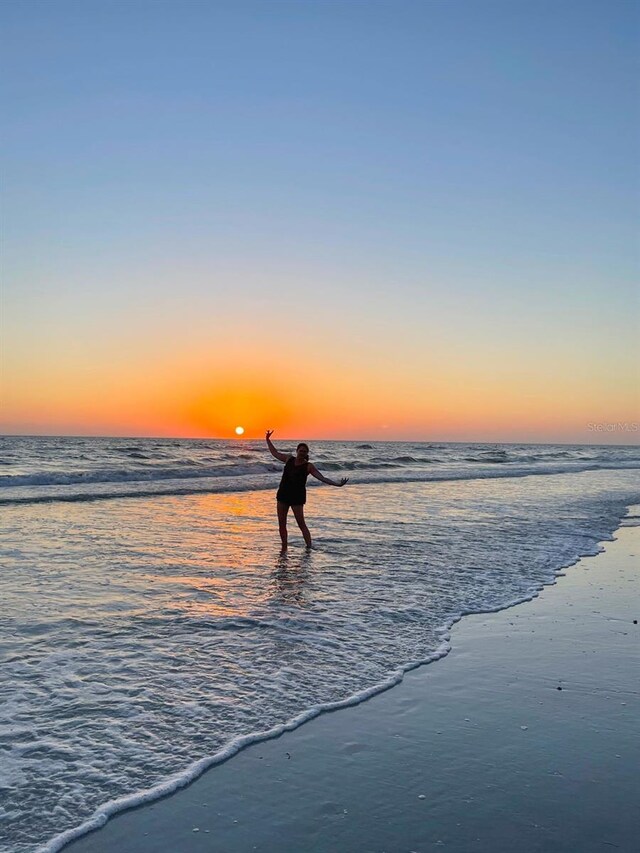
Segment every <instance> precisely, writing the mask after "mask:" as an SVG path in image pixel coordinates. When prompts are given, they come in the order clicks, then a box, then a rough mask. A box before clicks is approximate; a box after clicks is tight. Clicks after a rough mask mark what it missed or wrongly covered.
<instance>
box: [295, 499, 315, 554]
mask: <svg viewBox="0 0 640 853" xmlns="http://www.w3.org/2000/svg"><path fill="white" fill-rule="evenodd" d="M291 509H292V510H293V514H294V515H295V517H296V521H297V522H298V527H299V528H300V530H301V531H302V535H303V536H304V541H305V542H306V543H307V548H311V534H310V533H309V528H308V527H307V525H306V522H305V520H304V506H303V504H300V505H299V506H292V507H291Z"/></svg>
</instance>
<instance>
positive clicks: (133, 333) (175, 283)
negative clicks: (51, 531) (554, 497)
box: [0, 0, 640, 443]
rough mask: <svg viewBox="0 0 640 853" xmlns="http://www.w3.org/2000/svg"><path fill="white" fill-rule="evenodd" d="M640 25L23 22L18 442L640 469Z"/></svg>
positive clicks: (166, 19) (511, 10)
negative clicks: (435, 456) (466, 450)
mask: <svg viewBox="0 0 640 853" xmlns="http://www.w3.org/2000/svg"><path fill="white" fill-rule="evenodd" d="M637 10H638V5H637V4H635V3H632V2H620V0H614V2H611V0H606V2H605V0H601V2H590V0H575V2H574V0H565V2H563V0H549V2H547V0H535V2H534V0H527V2H524V0H504V2H502V0H447V1H446V2H445V0H442V1H441V2H440V0H420V2H410V1H409V0H392V2H386V0H375V2H368V0H350V1H349V2H346V1H345V0H340V2H330V1H329V0H324V2H317V0H295V1H294V2H280V0H269V2H245V1H244V0H234V2H203V0H202V2H193V0H191V2H190V1H189V0H187V2H185V0H180V2H164V0H153V2H141V0H128V2H126V3H125V2H95V0H78V1H77V2H60V0H46V2H39V1H38V0H30V2H17V0H5V2H4V3H2V5H1V6H0V24H1V26H2V46H1V47H2V49H1V51H0V52H1V54H2V60H1V61H0V62H1V66H0V77H1V78H2V82H1V84H0V85H1V96H0V97H1V105H0V106H1V110H0V112H1V123H2V160H3V166H2V172H3V175H2V184H3V187H2V195H3V221H2V268H3V269H2V272H3V291H2V338H3V343H2V397H3V405H2V424H1V429H2V431H3V432H6V433H31V434H35V433H45V434H46V433H55V434H58V433H69V434H75V435H78V434H98V435H105V434H119V435H180V436H207V435H212V436H220V437H225V436H230V435H232V433H233V428H234V427H235V426H236V425H237V424H242V425H243V426H245V428H246V430H247V435H249V436H255V435H262V433H263V431H264V429H265V428H266V427H269V428H274V429H276V437H277V436H278V435H280V436H296V437H297V436H304V437H307V438H309V439H312V438H322V437H331V438H362V439H366V438H382V437H386V438H398V439H403V438H411V439H426V440H430V439H439V440H446V439H450V440H495V441H499V440H503V441H537V440H540V441H545V440H557V441H577V442H590V441H594V440H597V441H602V442H604V441H614V442H616V443H624V442H633V443H637V442H638V440H639V439H640V431H639V432H637V433H635V434H634V433H631V432H625V431H622V430H621V429H617V430H614V431H613V432H604V433H602V432H601V433H594V432H593V431H592V427H591V426H590V425H592V424H610V423H613V424H617V423H628V424H631V423H632V422H636V423H639V422H640V405H639V386H640V376H639V367H638V365H639V364H640V358H639V355H640V354H639V353H638V345H637V340H640V324H639V305H638V285H637V282H638V272H639V269H640V264H639V260H638V232H637V228H638V213H639V205H638V196H639V188H640V181H639V179H638V157H637V150H638V143H639V141H640V139H639V133H638V124H639V123H638V110H637V97H638V94H639V92H638V86H637V83H636V81H637V79H638V67H637V63H636V61H635V59H634V56H635V54H636V53H637V48H638V31H639V27H638V12H637ZM639 430H640V428H639Z"/></svg>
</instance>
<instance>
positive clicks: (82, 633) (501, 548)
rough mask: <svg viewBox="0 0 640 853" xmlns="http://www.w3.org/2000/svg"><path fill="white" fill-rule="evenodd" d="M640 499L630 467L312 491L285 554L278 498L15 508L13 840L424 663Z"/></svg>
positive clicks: (7, 668) (47, 831) (6, 591)
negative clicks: (301, 525) (471, 618)
mask: <svg viewBox="0 0 640 853" xmlns="http://www.w3.org/2000/svg"><path fill="white" fill-rule="evenodd" d="M467 447H468V446H467ZM403 450H404V448H403ZM587 450H588V449H587ZM369 452H371V451H369ZM414 452H415V451H414ZM477 452H480V451H479V450H478V448H477V447H476V453H477ZM507 452H508V451H507ZM395 455H396V456H398V457H399V456H405V455H411V454H407V453H404V452H398V450H397V448H396V449H395ZM507 464H508V463H507ZM318 465H320V463H319V462H318ZM272 485H273V486H274V487H275V485H277V475H276V476H275V479H273V478H272ZM639 500H640V483H639V479H638V470H637V469H636V470H634V469H631V468H628V469H622V470H596V471H586V472H582V473H577V472H575V473H563V474H552V475H536V476H530V477H522V476H517V477H501V478H497V479H493V478H486V479H457V480H454V481H444V482H438V481H435V482H434V481H425V482H410V483H397V482H396V483H394V482H391V483H370V484H353V485H350V486H348V487H347V488H345V489H341V490H339V489H331V488H318V489H317V490H310V493H309V500H308V504H307V517H308V519H309V524H310V528H311V531H312V534H313V535H314V539H315V546H316V547H315V548H314V550H313V551H311V552H307V551H306V550H305V549H304V548H303V547H302V540H301V537H300V536H299V533H298V531H297V530H296V529H295V525H294V524H293V521H290V525H291V529H290V538H291V541H292V547H291V548H290V550H289V553H288V554H287V555H285V556H282V555H281V554H280V549H279V540H278V536H277V526H276V524H275V519H274V509H275V507H274V494H273V492H267V491H243V492H235V493H233V492H231V493H213V494H194V495H188V496H184V495H182V496H176V495H171V496H164V497H129V498H119V499H112V500H92V501H83V502H74V503H68V502H66V501H53V502H47V503H38V502H36V503H32V502H29V503H13V504H8V505H5V507H4V508H3V510H2V512H3V522H4V530H5V536H4V559H3V563H4V569H3V573H2V579H1V581H0V586H1V598H0V601H1V603H0V629H1V632H2V634H1V637H2V653H3V658H4V664H3V667H2V693H3V695H2V699H3V705H2V710H1V711H0V761H1V768H2V769H1V772H0V785H1V786H2V789H3V790H2V793H3V797H2V812H1V813H0V816H1V818H2V819H1V820H0V837H1V838H2V839H3V841H2V843H1V844H0V850H2V853H9V851H12V853H27V851H34V850H36V849H38V847H39V846H41V845H44V844H46V843H47V842H48V841H50V840H51V839H52V838H54V837H55V836H56V835H57V834H59V833H61V832H63V831H65V830H68V829H71V828H73V827H74V826H77V825H79V824H81V823H82V822H83V821H84V820H87V819H88V818H89V817H90V816H91V815H92V814H93V813H94V812H95V811H96V810H97V809H99V808H100V806H101V805H103V804H104V803H105V802H107V801H109V800H113V799H115V798H118V797H123V796H127V795H131V794H135V793H136V792H138V791H142V790H146V789H149V788H150V787H152V786H153V785H156V784H158V783H161V782H162V781H163V780H166V779H167V778H168V777H170V776H172V775H174V774H176V773H180V772H183V771H184V773H185V774H186V773H188V770H189V767H190V766H192V765H193V763H194V762H195V761H197V760H199V759H202V758H204V757H206V756H211V755H213V754H214V753H216V752H217V751H219V750H220V749H222V748H224V747H225V745H226V744H228V743H229V742H231V741H232V740H233V738H234V737H237V736H241V735H246V734H249V733H252V732H261V731H265V730H267V729H270V728H272V727H274V726H278V725H281V724H283V723H285V722H287V721H288V720H291V719H292V718H294V717H296V716H298V715H300V714H302V713H304V712H305V711H308V710H309V709H313V708H314V707H316V706H320V705H324V704H327V703H331V702H338V701H342V700H345V699H347V698H348V697H350V696H353V695H356V694H358V693H360V692H361V691H363V690H366V689H368V688H372V687H374V686H375V685H377V684H381V683H383V682H385V680H387V679H389V677H390V676H392V675H393V673H397V672H398V670H400V669H402V668H405V667H407V666H408V665H410V664H411V663H413V662H417V661H420V660H425V659H428V658H429V657H430V656H431V655H433V654H434V653H437V652H438V650H439V649H441V648H442V644H443V641H444V640H445V638H446V631H447V628H448V627H449V626H450V625H451V623H452V621H453V620H455V619H457V618H458V617H459V616H460V615H461V614H462V613H465V612H469V611H474V610H486V609H494V608H499V607H503V606H506V605H508V604H509V603H512V602H514V601H517V600H522V599H524V598H526V597H529V596H531V595H532V594H533V593H534V592H535V591H536V590H537V589H539V588H540V586H541V585H542V584H543V583H545V582H549V581H551V580H552V579H553V577H554V574H555V572H556V571H557V570H558V569H559V568H560V567H562V566H567V565H569V564H571V563H572V562H574V561H575V560H576V558H577V557H578V556H580V555H583V554H589V553H595V552H596V551H597V550H598V548H599V545H598V543H599V542H600V541H602V540H604V539H607V538H610V536H611V534H612V532H613V531H614V530H615V528H616V526H617V525H618V522H619V519H620V518H621V516H622V515H623V514H624V511H625V506H626V505H628V504H630V503H634V502H635V503H637V502H638V501H639Z"/></svg>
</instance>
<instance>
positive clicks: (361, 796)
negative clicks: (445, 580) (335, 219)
mask: <svg viewBox="0 0 640 853" xmlns="http://www.w3.org/2000/svg"><path fill="white" fill-rule="evenodd" d="M639 510H640V508H638V507H636V508H634V509H633V510H632V511H631V513H632V514H633V515H635V516H636V518H635V519H634V518H630V519H629V520H627V521H625V522H624V523H623V526H622V527H621V528H620V529H619V530H618V531H617V532H616V534H615V535H616V537H617V539H616V541H615V542H608V543H606V546H605V552H604V553H602V554H600V555H598V556H597V557H587V558H584V559H582V560H581V561H580V562H579V563H578V564H576V565H575V566H572V567H571V568H569V569H567V570H566V575H565V576H563V577H560V578H559V579H558V582H557V584H555V585H554V586H550V587H546V588H545V590H544V591H543V592H542V593H541V595H540V597H539V598H537V599H535V600H534V601H532V602H528V603H525V604H521V605H518V606H516V607H513V608H511V609H509V610H505V611H501V612H500V613H496V614H489V615H477V616H468V617H465V618H464V619H463V620H462V621H461V622H460V623H458V624H457V625H456V626H455V627H454V628H453V631H452V646H453V648H452V651H451V653H450V654H449V655H448V656H447V657H446V658H444V659H442V660H440V661H437V662H435V663H432V664H429V665H427V666H424V667H421V668H419V669H417V670H414V671H412V672H410V673H408V674H407V675H406V676H405V679H404V681H403V682H402V684H400V685H398V686H397V687H394V688H393V689H391V690H389V691H387V692H386V693H383V694H380V695H378V696H376V697H374V698H373V699H371V700H369V701H368V702H365V703H363V704H361V705H358V706H355V707H352V708H346V709H343V710H340V711H336V712H334V713H329V714H324V715H322V716H320V717H318V718H317V719H315V720H312V721H311V722H310V723H308V724H306V725H304V726H302V727H301V728H299V729H297V730H295V731H294V732H290V733H287V734H284V735H282V736H281V737H279V738H277V739H275V740H271V741H266V742H262V743H257V744H254V745H252V746H250V747H249V748H247V749H245V750H244V751H243V752H241V753H240V754H238V755H236V756H235V757H234V758H232V759H231V760H229V761H228V762H226V763H225V764H222V765H220V766H217V767H214V768H213V769H211V770H210V771H208V772H207V773H205V774H204V775H203V776H202V777H201V778H200V779H198V780H197V781H195V782H194V783H193V784H191V785H190V786H189V787H188V788H186V789H184V790H182V791H179V792H177V793H176V794H173V795H172V796H170V797H167V798H166V799H164V800H160V801H158V802H156V803H153V804H151V805H148V806H143V807H141V808H138V809H135V810H133V811H129V812H125V813H123V814H120V815H118V816H116V817H115V818H113V819H111V820H110V821H109V822H108V823H107V824H106V826H105V827H103V828H102V829H100V830H98V831H96V832H93V833H91V834H90V835H88V836H85V837H84V838H81V839H79V840H77V841H75V842H72V843H71V844H69V845H68V846H67V847H65V851H68V853H89V851H91V853H116V851H118V853H133V851H136V853H151V851H153V853H159V851H167V853H176V851H180V853H204V851H224V853H240V852H241V851H242V853H244V851H253V850H257V851H263V853H276V851H278V853H280V851H314V853H315V851H319V853H329V851H332V853H335V851H349V853H352V851H355V852H356V853H359V851H362V853H364V851H371V853H383V851H386V853H396V851H398V853H400V851H405V853H409V851H418V853H426V851H432V850H433V851H439V850H444V851H454V853H484V852H485V851H486V852H487V853H489V851H491V853H501V851H505V853H507V851H509V853H510V852H511V851H514V850H518V851H524V853H533V851H536V853H537V851H540V853H543V851H544V853H591V851H594V853H595V851H614V850H619V851H625V853H626V852H627V851H628V853H631V851H635V850H637V849H638V848H637V844H638V838H640V810H638V808H637V792H638V767H639V766H640V724H639V721H640V692H639V691H640V677H639V676H640V626H639V625H638V624H637V622H636V623H634V620H640V577H639V572H638V567H639V566H640V528H639V527H637V526H634V525H637V524H638V522H639V519H638V517H637V516H638V513H639Z"/></svg>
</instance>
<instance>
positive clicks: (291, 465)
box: [276, 456, 309, 506]
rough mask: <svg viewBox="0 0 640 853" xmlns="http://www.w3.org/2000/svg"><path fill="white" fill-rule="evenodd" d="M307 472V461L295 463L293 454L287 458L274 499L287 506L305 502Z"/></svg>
mask: <svg viewBox="0 0 640 853" xmlns="http://www.w3.org/2000/svg"><path fill="white" fill-rule="evenodd" d="M308 474H309V463H308V462H304V463H303V464H302V465H296V460H295V459H294V457H293V456H290V457H289V459H287V461H286V464H285V466H284V471H283V472H282V480H280V488H279V489H278V494H277V495H276V500H277V501H280V502H281V503H283V504H288V505H289V506H300V505H301V504H305V503H306V502H307V476H308Z"/></svg>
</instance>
